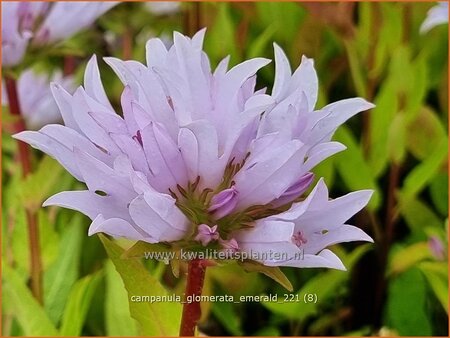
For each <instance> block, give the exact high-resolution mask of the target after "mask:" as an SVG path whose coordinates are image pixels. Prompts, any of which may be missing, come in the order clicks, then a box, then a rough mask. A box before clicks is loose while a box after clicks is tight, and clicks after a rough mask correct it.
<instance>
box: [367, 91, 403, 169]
mask: <svg viewBox="0 0 450 338" xmlns="http://www.w3.org/2000/svg"><path fill="white" fill-rule="evenodd" d="M374 103H375V105H376V107H375V108H374V109H372V110H371V111H370V114H369V120H370V132H369V137H370V144H369V160H368V162H369V164H370V167H371V168H372V172H373V174H374V175H375V177H379V176H380V175H381V174H382V173H383V172H384V170H385V168H386V166H387V164H388V154H389V151H388V150H389V143H388V136H389V126H390V125H391V122H392V120H393V119H394V117H395V115H396V113H397V111H398V98H397V95H396V93H395V90H394V88H393V86H392V85H391V84H389V83H384V84H383V85H382V87H381V89H380V92H379V94H378V95H377V96H376V98H375V102H374Z"/></svg>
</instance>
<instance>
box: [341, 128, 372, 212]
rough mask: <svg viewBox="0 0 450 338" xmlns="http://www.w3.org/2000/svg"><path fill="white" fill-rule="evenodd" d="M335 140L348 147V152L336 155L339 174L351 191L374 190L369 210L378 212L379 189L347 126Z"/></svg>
mask: <svg viewBox="0 0 450 338" xmlns="http://www.w3.org/2000/svg"><path fill="white" fill-rule="evenodd" d="M334 138H335V139H336V140H337V141H339V142H341V143H343V144H345V145H346V146H347V149H346V150H344V151H342V152H341V153H339V154H337V155H335V159H334V160H335V162H334V163H335V164H336V167H337V169H338V171H339V174H340V175H341V177H342V179H343V180H344V182H345V184H346V186H347V187H348V188H349V189H350V190H359V189H374V190H375V192H374V194H373V196H372V198H371V199H370V202H369V204H368V208H369V209H370V210H376V209H377V208H378V207H379V205H380V195H379V189H378V187H377V184H376V182H375V178H374V177H373V174H372V171H371V168H370V167H369V165H368V164H367V163H366V162H365V160H364V157H363V154H362V150H361V147H360V146H359V144H358V143H357V142H356V140H355V138H354V136H353V134H352V132H351V131H350V129H348V128H347V127H346V126H341V127H340V128H339V129H338V130H337V132H336V134H335V137H334ZM355 170H357V172H358V174H357V175H355Z"/></svg>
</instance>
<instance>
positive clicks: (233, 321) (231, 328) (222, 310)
mask: <svg viewBox="0 0 450 338" xmlns="http://www.w3.org/2000/svg"><path fill="white" fill-rule="evenodd" d="M212 312H213V314H214V316H215V317H216V318H217V320H218V321H219V322H220V323H221V324H222V325H223V326H224V327H225V329H226V330H227V331H228V332H229V333H230V334H231V335H233V336H242V335H243V334H244V332H243V331H242V328H241V317H240V316H239V315H238V314H237V313H236V312H235V311H234V308H233V304H232V303H230V302H214V304H213V306H212Z"/></svg>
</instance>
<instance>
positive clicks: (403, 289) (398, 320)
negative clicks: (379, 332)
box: [385, 268, 433, 336]
mask: <svg viewBox="0 0 450 338" xmlns="http://www.w3.org/2000/svg"><path fill="white" fill-rule="evenodd" d="M426 302H427V294H426V286H425V280H424V277H423V275H422V274H421V273H420V271H419V270H418V269H417V268H413V269H410V270H408V271H406V272H404V273H402V274H400V275H398V276H397V277H395V278H393V279H391V280H390V283H389V284H388V300H387V305H386V313H385V317H386V321H387V325H388V326H389V327H390V328H392V329H394V330H396V331H397V332H398V334H399V335H401V336H430V335H432V333H433V332H432V330H431V323H430V319H429V317H428V316H429V312H428V311H427V308H426Z"/></svg>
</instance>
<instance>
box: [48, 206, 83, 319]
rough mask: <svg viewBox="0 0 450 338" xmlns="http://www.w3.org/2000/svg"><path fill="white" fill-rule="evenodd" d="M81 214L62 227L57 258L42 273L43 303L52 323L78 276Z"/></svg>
mask: <svg viewBox="0 0 450 338" xmlns="http://www.w3.org/2000/svg"><path fill="white" fill-rule="evenodd" d="M81 217H82V216H81V215H79V214H75V216H74V217H73V221H72V223H71V224H70V225H68V226H67V228H66V229H64V232H63V233H62V236H61V242H60V243H59V256H58V259H57V260H56V261H55V262H54V263H53V264H52V265H51V266H50V267H49V269H48V271H47V272H46V273H45V274H44V305H45V309H46V311H47V313H48V315H49V317H50V318H51V320H52V321H53V322H54V323H58V322H59V320H60V319H61V316H62V314H63V310H64V307H65V306H66V302H67V297H68V296H69V293H70V290H71V288H72V286H73V285H74V283H75V281H76V280H77V278H78V273H79V272H78V270H79V267H80V253H81V244H82V238H83V228H82V226H81Z"/></svg>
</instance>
